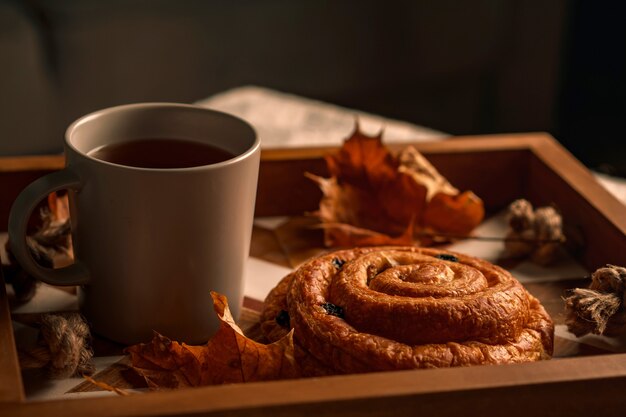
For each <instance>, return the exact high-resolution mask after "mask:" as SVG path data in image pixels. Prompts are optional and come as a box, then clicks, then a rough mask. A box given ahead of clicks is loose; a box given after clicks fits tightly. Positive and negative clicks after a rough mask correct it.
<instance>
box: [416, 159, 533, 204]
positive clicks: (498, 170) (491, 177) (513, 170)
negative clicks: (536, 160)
mask: <svg viewBox="0 0 626 417" xmlns="http://www.w3.org/2000/svg"><path fill="white" fill-rule="evenodd" d="M424 156H426V158H428V160H429V161H430V162H431V163H432V164H433V165H434V166H435V167H436V168H437V170H438V171H439V172H440V173H441V174H442V175H443V176H444V177H446V178H447V179H448V181H450V183H451V184H452V185H454V186H455V187H456V188H458V189H459V191H461V192H462V191H466V190H471V191H473V192H474V194H476V195H477V196H479V197H480V198H481V199H482V200H483V202H484V203H485V207H486V208H487V210H489V211H491V212H494V211H498V210H500V209H502V208H504V207H506V206H507V205H508V204H510V203H511V202H512V201H513V200H515V199H518V198H520V197H521V196H524V195H526V192H527V191H526V190H527V188H528V177H527V175H526V174H525V173H526V172H527V171H528V164H529V160H530V156H531V154H530V152H529V151H528V150H503V151H496V150H485V151H476V152H468V153H427V152H424Z"/></svg>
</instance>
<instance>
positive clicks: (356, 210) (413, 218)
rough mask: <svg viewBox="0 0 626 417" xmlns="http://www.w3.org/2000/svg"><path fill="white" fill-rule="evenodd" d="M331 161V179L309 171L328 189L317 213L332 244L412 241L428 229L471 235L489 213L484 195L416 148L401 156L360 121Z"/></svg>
mask: <svg viewBox="0 0 626 417" xmlns="http://www.w3.org/2000/svg"><path fill="white" fill-rule="evenodd" d="M326 164H327V166H328V170H329V172H330V174H331V178H322V177H318V176H315V175H312V174H307V175H308V177H309V178H311V179H312V180H314V181H315V182H316V183H317V184H318V185H319V187H320V189H321V190H322V193H323V196H322V199H321V201H320V207H319V210H318V211H317V213H316V214H317V215H318V217H319V218H320V220H321V221H322V227H323V228H324V237H325V244H326V245H327V246H355V245H382V244H408V243H413V240H414V235H415V233H417V232H420V231H423V230H430V231H435V232H442V233H450V234H466V233H469V232H470V231H471V230H472V229H473V228H474V227H476V226H477V225H478V224H479V223H480V222H481V221H482V219H483V217H484V207H483V203H482V201H481V200H480V198H478V197H477V196H476V195H475V194H473V193H472V192H471V191H468V192H464V193H461V194H460V193H459V191H458V190H457V189H456V188H454V187H453V186H452V184H450V183H449V182H448V180H447V179H446V178H445V177H443V176H442V175H441V174H439V172H437V170H436V169H435V167H434V166H432V165H431V164H430V163H429V162H428V160H426V158H424V156H422V155H421V154H420V153H419V152H418V151H417V150H416V149H415V148H413V147H407V148H406V149H404V150H403V151H402V152H401V153H400V155H399V156H398V157H396V156H394V155H392V154H391V152H390V151H389V150H388V149H387V148H386V147H385V146H384V145H383V144H382V138H381V135H380V134H379V135H377V136H372V137H370V136H367V135H365V134H363V133H362V132H360V131H359V127H358V124H357V126H356V128H355V131H354V132H353V134H352V135H351V137H350V138H348V139H347V140H346V141H345V142H344V144H343V146H342V147H341V149H340V150H339V151H338V152H337V153H336V154H334V155H328V156H327V157H326Z"/></svg>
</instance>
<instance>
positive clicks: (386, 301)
mask: <svg viewBox="0 0 626 417" xmlns="http://www.w3.org/2000/svg"><path fill="white" fill-rule="evenodd" d="M329 305H331V306H337V307H339V308H340V309H339V311H340V312H341V313H342V314H338V315H333V314H329V311H328V306H329ZM281 312H283V313H282V314H283V316H284V315H285V313H284V312H286V313H288V323H284V322H281V324H279V323H278V322H277V320H276V317H277V316H278V315H279V314H281ZM340 316H341V317H340ZM261 322H262V330H263V332H264V334H265V335H266V337H267V338H268V339H269V340H270V341H274V340H277V339H279V338H280V337H282V336H283V335H284V334H286V333H287V332H288V331H289V329H290V328H295V333H294V337H295V342H296V347H297V351H296V354H297V359H298V361H299V363H300V364H301V366H302V368H303V373H304V374H306V375H325V374H336V373H356V372H372V371H387V370H398V369H414V368H431V367H449V366H467V365H478V364H501V363H516V362H527V361H536V360H539V359H545V358H549V357H550V356H551V354H552V346H553V334H554V326H553V323H552V320H551V319H550V317H549V315H548V314H547V313H546V311H545V310H544V308H543V307H542V306H541V304H540V303H539V301H538V300H537V299H536V298H534V297H533V296H532V295H530V294H529V293H528V292H527V291H526V290H525V289H524V288H523V287H522V285H521V284H520V283H519V282H518V281H517V280H516V279H515V278H513V276H511V274H510V273H509V272H507V271H506V270H504V269H502V268H500V267H498V266H495V265H492V264H490V263H488V262H486V261H483V260H480V259H476V258H473V257H469V256H465V255H462V254H458V253H451V252H449V251H441V250H438V249H430V248H415V247H375V248H357V249H350V250H342V251H337V252H332V253H329V254H326V255H323V256H320V257H317V258H314V259H312V260H310V261H308V262H305V263H304V264H303V265H301V266H300V267H299V268H298V269H297V270H296V271H294V272H293V273H291V274H289V275H288V276H286V277H285V278H284V279H283V280H282V281H281V282H280V283H279V284H278V285H277V286H276V287H275V288H274V289H273V290H272V291H271V292H270V294H269V295H268V297H267V299H266V300H265V309H264V311H263V312H262V316H261Z"/></svg>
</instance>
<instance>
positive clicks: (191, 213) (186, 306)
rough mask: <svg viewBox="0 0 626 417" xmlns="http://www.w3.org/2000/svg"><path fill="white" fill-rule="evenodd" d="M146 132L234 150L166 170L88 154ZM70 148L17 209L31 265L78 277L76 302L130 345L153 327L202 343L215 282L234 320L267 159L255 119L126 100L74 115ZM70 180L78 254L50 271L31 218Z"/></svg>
mask: <svg viewBox="0 0 626 417" xmlns="http://www.w3.org/2000/svg"><path fill="white" fill-rule="evenodd" d="M144 138H151V139H160V138H163V139H181V140H190V141H196V142H202V143H207V144H211V145H214V146H217V147H218V148H221V149H224V150H226V151H229V152H230V153H231V154H233V155H234V156H233V157H232V158H231V159H227V160H225V161H223V162H218V163H215V164H211V165H203V166H196V167H190V168H165V169H159V168H138V167H135V166H125V165H120V164H116V163H111V162H107V161H104V160H100V159H96V158H94V157H93V156H90V155H88V154H89V152H93V151H94V149H96V148H99V147H101V146H103V145H110V144H112V143H120V142H125V141H132V140H137V139H144ZM65 156H66V167H65V169H63V170H61V171H58V172H54V173H51V174H49V175H47V176H44V177H42V178H40V179H38V180H36V181H35V182H33V183H32V184H30V185H29V186H28V187H26V188H25V189H24V190H23V191H22V193H21V194H20V195H19V196H18V198H17V199H16V201H15V203H14V204H13V206H12V208H11V213H10V217H9V238H10V241H11V249H12V251H13V253H14V254H15V256H16V258H17V259H18V261H19V262H20V264H21V265H22V266H23V267H24V268H25V269H26V270H27V271H28V272H29V273H31V274H32V275H33V276H35V277H36V278H38V279H40V280H42V281H44V282H47V283H50V284H54V285H80V289H79V305H80V309H81V311H82V313H83V314H84V316H85V317H86V318H87V320H88V322H89V323H90V326H91V328H92V330H93V331H94V332H95V333H98V334H100V335H103V336H105V337H107V338H109V339H112V340H114V341H117V342H121V343H124V344H132V343H137V342H142V341H148V340H149V339H150V338H151V336H152V331H153V330H155V331H158V332H159V333H162V334H163V335H165V336H168V337H170V338H172V339H175V340H180V341H185V342H187V343H202V342H205V341H206V340H207V339H208V338H209V337H210V336H211V335H212V334H213V332H214V331H215V330H217V327H218V321H217V319H216V317H215V313H214V312H213V305H212V301H211V296H210V291H217V292H220V293H223V294H225V295H226V296H227V297H228V300H229V304H230V307H231V310H232V311H233V315H234V316H235V317H238V315H239V312H240V308H241V304H242V301H243V272H244V271H243V269H244V264H245V260H246V258H247V256H248V251H249V247H250V236H251V232H252V222H253V215H254V204H255V197H256V185H257V178H258V169H259V158H260V142H259V139H258V137H257V135H256V133H255V131H254V129H253V128H252V127H251V126H250V125H248V124H247V123H246V122H244V121H242V120H240V119H238V118H236V117H233V116H230V115H227V114H224V113H220V112H216V111H212V110H209V109H205V108H201V107H197V106H193V105H184V104H169V103H142V104H131V105H124V106H119V107H113V108H109V109H104V110H101V111H97V112H95V113H92V114H89V115H87V116H84V117H82V118H81V119H79V120H77V121H76V122H74V123H73V124H72V125H71V126H70V127H69V128H68V130H67V132H66V135H65ZM62 189H67V190H68V193H69V198H70V219H71V225H72V239H73V245H74V254H75V263H73V264H72V265H70V266H68V267H64V268H60V269H49V268H43V267H41V266H39V265H38V264H37V263H36V262H35V261H34V260H33V258H32V256H31V255H30V252H29V250H28V249H27V246H26V239H25V238H26V226H27V222H28V218H29V216H30V214H31V212H32V211H33V209H34V208H35V207H36V206H37V204H38V203H39V202H40V201H41V200H42V199H43V198H45V197H46V196H47V195H48V194H49V193H50V192H53V191H57V190H62Z"/></svg>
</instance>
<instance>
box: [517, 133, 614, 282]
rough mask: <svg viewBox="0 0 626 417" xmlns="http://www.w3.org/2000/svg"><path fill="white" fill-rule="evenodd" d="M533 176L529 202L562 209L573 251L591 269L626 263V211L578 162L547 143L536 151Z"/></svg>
mask: <svg viewBox="0 0 626 417" xmlns="http://www.w3.org/2000/svg"><path fill="white" fill-rule="evenodd" d="M546 156H549V158H546ZM528 176H529V185H530V186H529V192H528V198H529V199H530V200H531V201H532V202H533V204H535V205H550V204H554V205H555V206H556V207H557V208H558V210H559V211H560V212H561V213H562V216H563V219H564V225H565V231H566V232H567V233H568V234H569V236H568V239H569V240H570V241H571V242H570V243H571V244H570V246H574V248H573V249H574V254H575V255H576V256H577V257H579V259H580V260H581V261H582V263H583V264H584V265H585V266H586V267H587V269H589V270H590V271H593V270H595V269H597V268H599V267H602V266H604V265H606V264H609V263H610V264H615V265H624V264H626V235H625V233H626V208H625V207H624V206H623V205H621V204H620V203H619V202H618V201H617V200H616V199H615V197H613V196H612V195H610V194H609V192H608V191H606V190H605V189H604V188H603V187H602V186H601V185H600V184H599V183H598V182H597V181H596V179H595V178H594V177H593V176H592V175H591V174H590V173H589V172H588V171H587V170H586V169H585V168H584V167H582V165H580V164H579V163H578V161H576V160H575V159H573V157H570V155H569V154H568V153H567V152H566V151H565V150H563V149H561V148H560V147H559V146H558V145H557V144H556V143H554V142H553V143H546V144H544V145H543V146H541V147H539V148H538V149H537V150H536V153H535V157H534V158H532V160H531V163H530V165H529V171H528Z"/></svg>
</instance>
